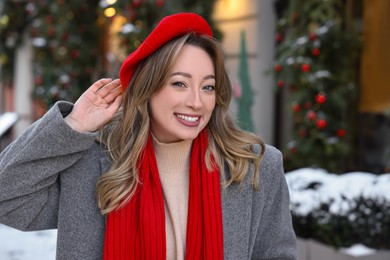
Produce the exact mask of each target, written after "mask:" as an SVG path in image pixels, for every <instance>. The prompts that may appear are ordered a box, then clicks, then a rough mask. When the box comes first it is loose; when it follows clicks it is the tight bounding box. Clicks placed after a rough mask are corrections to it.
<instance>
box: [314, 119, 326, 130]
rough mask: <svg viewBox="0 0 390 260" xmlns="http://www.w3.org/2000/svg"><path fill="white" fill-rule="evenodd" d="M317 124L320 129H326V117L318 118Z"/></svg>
mask: <svg viewBox="0 0 390 260" xmlns="http://www.w3.org/2000/svg"><path fill="white" fill-rule="evenodd" d="M316 124H317V128H318V129H324V128H325V127H326V125H327V122H326V120H325V119H318V120H317V123H316Z"/></svg>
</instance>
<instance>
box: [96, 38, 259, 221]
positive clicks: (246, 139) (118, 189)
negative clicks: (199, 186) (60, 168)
mask: <svg viewBox="0 0 390 260" xmlns="http://www.w3.org/2000/svg"><path fill="white" fill-rule="evenodd" d="M186 44H189V45H192V46H197V47H199V48H202V49H203V50H205V51H206V52H207V53H208V54H209V56H210V57H211V59H212V61H213V63H214V68H215V79H216V86H215V93H216V106H215V109H214V111H213V114H212V116H211V119H210V121H209V123H208V126H207V127H208V131H209V135H208V136H209V147H208V151H207V153H206V158H205V160H206V162H208V165H210V154H212V155H213V156H214V158H215V161H216V163H217V165H218V167H219V169H220V172H221V174H223V177H224V182H223V183H222V185H223V186H224V187H227V186H229V185H231V184H232V183H240V182H241V181H242V180H243V179H244V178H245V176H246V174H247V173H248V170H249V167H250V164H251V163H253V164H254V169H255V171H254V175H253V179H252V185H253V188H255V189H257V188H258V187H259V166H260V161H261V158H262V156H263V154H264V143H263V141H262V140H261V139H260V138H258V137H257V136H255V135H254V134H252V133H249V132H246V131H243V130H241V129H239V128H238V127H237V126H236V125H235V123H234V120H233V119H232V118H231V116H230V114H229V104H230V101H231V96H232V87H231V83H230V80H229V78H228V75H227V73H226V70H225V63H224V54H223V51H222V48H221V47H220V45H219V43H218V42H217V41H216V40H215V39H212V38H210V37H207V36H199V35H195V34H187V35H184V36H182V37H179V38H176V39H174V40H172V41H170V42H168V43H166V44H165V45H164V46H162V47H161V48H160V49H158V50H157V51H156V52H155V53H153V54H152V55H150V56H149V57H148V58H146V59H145V60H143V61H142V62H141V63H140V64H139V65H138V67H137V69H136V71H135V73H134V76H133V78H132V79H131V81H130V83H129V86H128V87H127V88H126V91H125V93H124V99H123V104H122V108H121V109H120V111H118V113H117V115H116V116H115V117H114V119H113V120H112V121H111V122H110V123H109V124H107V125H106V126H104V127H103V128H102V129H101V131H100V133H101V135H100V141H101V142H102V144H104V145H105V146H106V147H107V149H108V151H109V153H110V155H111V159H112V167H111V169H110V170H109V171H108V172H107V173H104V174H103V175H102V176H101V177H100V178H99V180H98V182H97V197H98V198H97V199H98V206H99V207H100V209H101V212H102V214H106V213H109V212H111V211H112V210H114V209H116V208H119V207H121V206H123V205H124V204H126V202H128V201H129V200H130V198H131V197H132V196H133V195H134V192H135V190H136V187H137V185H138V184H139V182H140V180H139V176H138V170H137V166H138V160H139V157H140V154H141V152H142V150H143V149H144V146H145V145H146V142H147V139H148V134H149V127H150V115H149V108H148V101H149V99H150V98H151V97H152V96H153V95H154V94H156V93H157V92H158V91H159V90H160V89H161V88H162V86H163V85H164V83H165V82H166V81H167V80H168V75H169V72H170V70H171V68H172V66H173V64H174V62H175V61H176V59H177V57H178V55H179V54H180V51H181V50H182V48H183V47H184V46H185V45H186ZM253 144H259V145H260V147H261V150H260V154H256V153H254V152H253ZM225 164H226V166H227V168H228V170H229V173H230V174H229V176H225Z"/></svg>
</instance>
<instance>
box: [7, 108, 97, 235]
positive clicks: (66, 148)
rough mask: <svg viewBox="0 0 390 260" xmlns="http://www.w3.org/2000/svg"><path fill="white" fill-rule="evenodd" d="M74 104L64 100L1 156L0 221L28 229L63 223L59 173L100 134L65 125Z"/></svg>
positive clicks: (20, 228)
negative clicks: (65, 118)
mask: <svg viewBox="0 0 390 260" xmlns="http://www.w3.org/2000/svg"><path fill="white" fill-rule="evenodd" d="M72 107H73V106H72V104H70V103H67V102H58V103H57V104H55V105H54V106H53V108H51V109H50V110H49V111H48V112H47V113H46V114H45V115H44V116H43V117H42V118H41V119H40V120H38V121H37V122H35V123H34V124H32V125H31V126H30V127H29V128H28V129H27V130H26V131H25V132H24V133H23V134H22V135H21V136H20V137H19V138H17V139H16V140H15V141H14V142H13V143H11V144H10V145H9V146H8V147H6V148H5V149H4V151H2V153H1V154H0V223H3V224H5V225H8V226H11V227H14V228H17V229H19V230H23V231H29V230H41V229H52V228H56V227H57V215H58V204H59V196H60V189H61V187H60V185H59V181H58V179H59V175H60V173H61V172H62V171H63V170H64V169H68V168H70V167H72V165H74V164H75V163H76V162H78V161H79V160H80V159H81V158H82V156H83V153H84V152H85V151H86V150H88V149H89V148H90V147H91V146H92V144H93V143H94V141H95V138H96V134H93V133H91V134H85V133H78V132H76V131H74V130H72V129H71V128H70V127H69V126H68V125H67V124H66V123H65V121H64V120H63V116H64V115H67V114H68V113H69V112H70V111H71V110H72Z"/></svg>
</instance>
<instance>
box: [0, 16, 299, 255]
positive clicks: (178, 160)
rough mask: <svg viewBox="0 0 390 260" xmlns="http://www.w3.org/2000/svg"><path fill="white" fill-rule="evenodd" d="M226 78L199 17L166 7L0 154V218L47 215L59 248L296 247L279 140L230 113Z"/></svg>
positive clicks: (40, 219)
mask: <svg viewBox="0 0 390 260" xmlns="http://www.w3.org/2000/svg"><path fill="white" fill-rule="evenodd" d="M231 91H232V90H231V84H230V81H229V78H228V76H227V73H226V70H225V66H224V56H223V51H222V49H221V47H220V45H219V43H218V42H217V41H216V40H215V39H214V38H213V37H212V31H211V29H210V26H209V25H208V24H207V22H206V21H205V20H204V19H203V18H202V17H200V16H199V15H197V14H193V13H180V14H175V15H172V16H168V17H166V18H164V19H163V20H162V21H161V22H160V23H159V24H158V25H157V27H156V28H155V29H154V31H153V32H152V33H151V34H150V35H149V36H148V38H147V39H146V40H145V41H144V42H143V43H142V44H141V45H140V46H139V48H138V49H137V50H136V51H135V52H133V53H132V54H130V55H129V56H128V57H127V58H126V60H125V61H124V62H123V64H122V67H121V70H120V79H119V80H112V79H101V80H98V81H97V82H95V83H94V84H92V86H91V87H90V88H89V89H88V90H87V91H85V92H84V93H83V94H82V95H81V97H80V98H79V99H78V100H77V102H76V103H75V104H70V103H67V102H63V101H61V102H58V103H57V104H56V105H55V106H54V107H53V108H52V109H51V110H49V111H48V112H47V114H46V115H45V116H44V117H43V118H42V119H41V120H39V121H38V122H36V123H35V124H34V125H32V126H31V127H30V128H29V129H28V130H27V131H26V132H25V133H24V134H23V135H22V136H21V137H20V138H19V139H17V140H16V141H15V142H14V143H13V144H11V145H10V146H8V147H7V148H6V149H5V150H4V151H3V153H1V154H0V212H2V214H0V222H1V223H4V224H6V225H9V226H13V227H16V228H18V229H21V230H39V229H50V228H58V243H57V258H58V259H102V258H103V259H105V260H110V259H206V260H208V259H213V260H214V259H296V258H297V256H296V240H295V234H294V231H293V229H292V223H291V215H290V211H289V194H288V189H287V184H286V180H285V178H284V172H283V166H282V156H281V153H280V152H279V151H278V150H276V149H275V148H273V147H271V146H267V145H265V144H264V143H263V141H262V140H261V139H260V138H259V137H257V136H255V135H253V134H251V133H248V132H246V131H243V130H241V129H239V128H238V127H237V126H236V125H235V123H234V120H233V119H232V118H231V116H230V114H229V113H228V111H229V110H228V109H229V103H230V100H231ZM260 173H261V174H260ZM260 176H261V178H260Z"/></svg>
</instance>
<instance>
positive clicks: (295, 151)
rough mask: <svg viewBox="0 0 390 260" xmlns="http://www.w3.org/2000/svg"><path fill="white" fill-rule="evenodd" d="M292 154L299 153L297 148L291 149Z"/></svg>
mask: <svg viewBox="0 0 390 260" xmlns="http://www.w3.org/2000/svg"><path fill="white" fill-rule="evenodd" d="M290 152H291V153H293V154H295V153H297V147H296V146H292V147H291V148H290Z"/></svg>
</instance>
